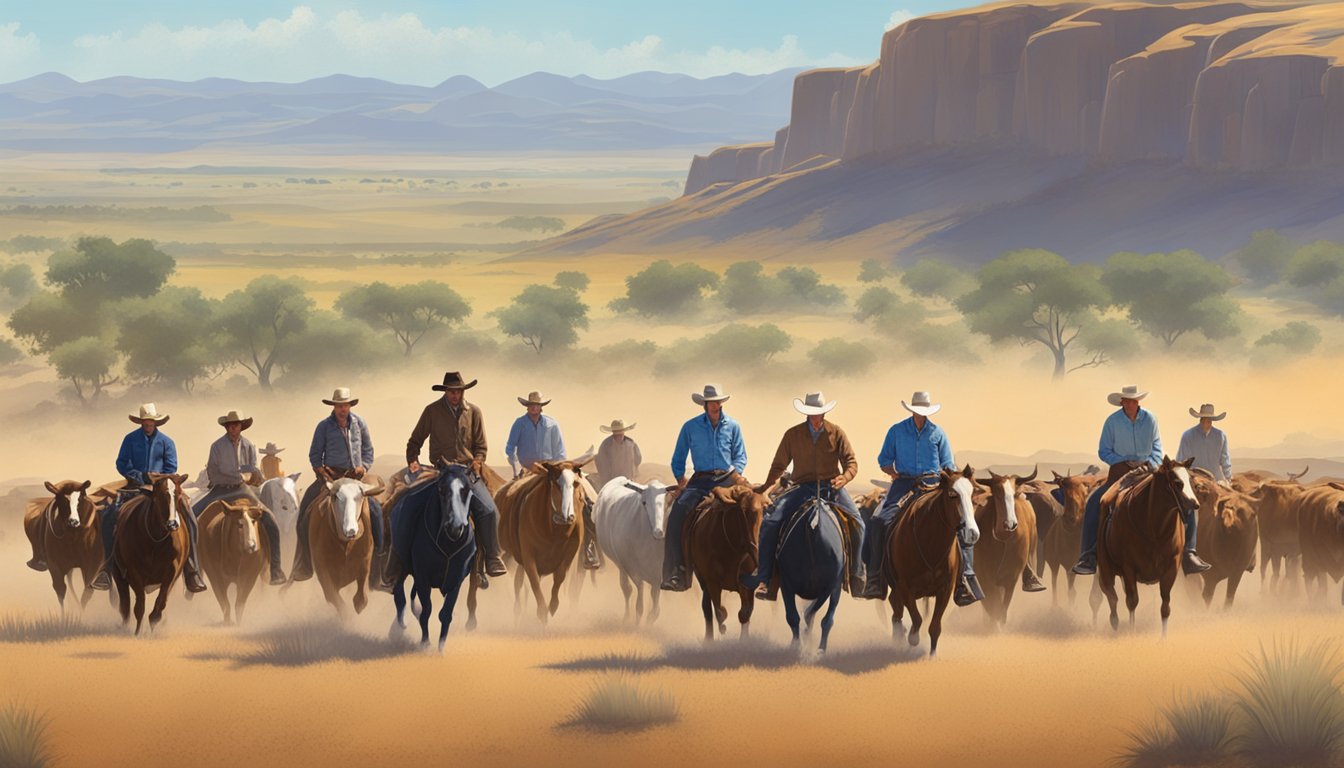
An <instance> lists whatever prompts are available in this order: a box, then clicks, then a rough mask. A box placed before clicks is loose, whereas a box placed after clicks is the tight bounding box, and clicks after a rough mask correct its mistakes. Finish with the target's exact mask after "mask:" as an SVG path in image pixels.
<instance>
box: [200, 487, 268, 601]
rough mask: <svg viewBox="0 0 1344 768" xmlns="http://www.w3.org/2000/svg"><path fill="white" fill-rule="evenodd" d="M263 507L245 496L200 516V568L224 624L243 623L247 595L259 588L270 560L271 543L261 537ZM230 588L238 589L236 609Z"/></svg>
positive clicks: (217, 504)
mask: <svg viewBox="0 0 1344 768" xmlns="http://www.w3.org/2000/svg"><path fill="white" fill-rule="evenodd" d="M262 512H263V510H262V508H261V505H260V504H258V503H257V502H255V501H253V500H252V499H250V498H247V497H246V496H244V497H241V498H239V499H236V500H234V501H215V502H211V503H210V506H208V507H206V508H205V509H204V510H203V511H202V512H201V517H200V521H199V523H198V525H199V528H200V541H199V543H200V547H201V552H200V557H201V568H203V569H204V570H205V575H206V576H207V577H208V578H209V579H210V588H211V589H212V590H214V593H215V599H216V600H218V601H219V609H220V610H221V611H223V612H224V623H225V624H232V623H234V621H235V620H236V621H237V622H238V623H239V624H241V623H242V622H243V609H244V608H245V607H246V606H247V598H248V595H250V594H252V589H253V588H254V587H256V585H257V580H258V579H260V578H261V574H262V572H263V570H265V569H266V568H267V564H268V563H269V557H270V549H269V547H270V542H269V541H267V539H266V537H265V536H259V535H258V528H257V525H258V523H260V521H261V516H262ZM229 585H233V586H234V588H235V590H234V591H235V602H236V603H237V608H233V607H232V606H230V605H229Z"/></svg>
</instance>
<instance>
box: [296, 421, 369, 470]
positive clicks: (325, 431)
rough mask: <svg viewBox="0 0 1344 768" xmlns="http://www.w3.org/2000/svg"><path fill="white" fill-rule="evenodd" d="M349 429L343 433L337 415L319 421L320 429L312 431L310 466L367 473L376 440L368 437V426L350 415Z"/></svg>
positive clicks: (309, 450) (309, 452) (309, 453)
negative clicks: (357, 468)
mask: <svg viewBox="0 0 1344 768" xmlns="http://www.w3.org/2000/svg"><path fill="white" fill-rule="evenodd" d="M349 427H350V428H349V430H348V431H346V432H342V431H341V425H339V424H337V423H336V416H335V415H332V416H328V417H327V418H325V419H323V420H321V421H319V422H317V429H315V430H313V444H312V446H311V447H310V448H309V449H308V463H309V465H310V466H314V467H322V466H326V467H334V468H336V469H354V468H355V467H356V466H359V467H363V468H364V469H365V470H368V469H369V468H370V467H372V466H373V440H372V439H371V438H370V437H369V425H368V423H367V422H366V421H364V420H363V419H361V418H359V417H358V416H356V415H355V414H354V413H351V414H350V421H349ZM347 436H348V437H349V440H348V441H347V440H346V437H347ZM356 462H358V464H356Z"/></svg>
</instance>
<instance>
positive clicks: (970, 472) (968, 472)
mask: <svg viewBox="0 0 1344 768" xmlns="http://www.w3.org/2000/svg"><path fill="white" fill-rule="evenodd" d="M961 476H962V477H964V478H966V479H967V480H974V479H975V470H974V469H971V465H970V464H967V465H966V466H965V467H963V468H962V470H961Z"/></svg>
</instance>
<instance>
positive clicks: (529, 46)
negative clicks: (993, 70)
mask: <svg viewBox="0 0 1344 768" xmlns="http://www.w3.org/2000/svg"><path fill="white" fill-rule="evenodd" d="M948 7H956V6H954V5H950V4H948V3H947V2H946V0H943V1H942V2H940V0H918V1H917V2H916V1H913V0H912V1H908V2H907V1H903V0H894V1H893V0H839V2H835V3H829V2H828V3H823V2H812V1H807V2H799V1H797V0H780V1H779V2H762V1H760V0H752V1H751V2H732V1H731V0H677V1H676V2H665V3H646V2H637V1H635V0H584V2H582V3H557V2H554V1H550V2H547V1H545V0H492V1H491V2H457V1H455V0H439V1H437V2H433V1H431V0H383V1H382V2H375V1H374V0H290V1H289V2H278V1H275V0H233V1H232V2H229V3H201V2H185V1H181V0H179V1H177V2H166V0H121V1H120V2H116V1H115V0H114V1H110V2H109V1H108V0H83V1H82V2H72V1H69V0H41V1H35V0H0V82H8V81H12V80H18V79H21V78H24V77H29V76H31V75H35V74H39V73H41V72H48V71H57V72H62V73H64V74H67V75H69V76H71V77H74V78H75V79H77V80H91V79H96V78H100V77H108V76H112V75H135V76H140V77H165V78H172V79H178V80H194V79H198V78H202V77H234V78H240V79H245V80H279V81H286V82H289V81H297V80H305V79H308V78H312V77H321V76H323V75H328V74H333V73H337V72H339V73H344V74H353V75H362V76H369V77H381V78H385V79H389V80H395V81H398V82H406V83H417V84H424V85H432V84H434V83H438V82H440V81H442V80H444V79H446V78H447V77H449V76H451V75H456V74H466V75H471V76H472V77H475V78H477V79H479V80H481V81H483V82H485V83H486V84H487V85H494V84H497V83H499V82H503V81H504V80H508V79H510V78H513V77H517V76H519V75H523V74H527V73H528V72H533V71H536V70H546V71H550V72H557V73H559V74H565V75H577V74H588V75H592V76H595V77H616V76H619V75H622V74H628V73H629V72H636V71H640V70H647V69H657V70H662V71H676V72H686V73H688V74H692V75H696V76H698V77H707V76H711V75H717V74H725V73H727V72H748V73H761V72H771V71H775V70H778V69H782V68H785V67H797V66H846V65H853V64H858V63H865V62H868V61H872V60H874V59H875V58H876V57H877V53H878V47H879V43H880V39H881V35H882V32H883V30H884V29H885V28H887V27H889V26H891V25H892V24H893V23H897V22H899V21H901V20H904V19H906V18H909V17H911V16H912V15H920V14H924V13H930V12H934V11H939V10H945V9H947V8H948Z"/></svg>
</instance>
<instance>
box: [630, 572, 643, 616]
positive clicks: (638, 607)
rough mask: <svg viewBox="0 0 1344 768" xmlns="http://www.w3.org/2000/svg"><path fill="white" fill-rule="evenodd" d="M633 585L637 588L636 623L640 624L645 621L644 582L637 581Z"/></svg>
mask: <svg viewBox="0 0 1344 768" xmlns="http://www.w3.org/2000/svg"><path fill="white" fill-rule="evenodd" d="M632 586H633V588H634V590H635V624H636V626H638V625H639V624H640V623H642V622H643V621H644V582H642V581H635V582H634V583H633V584H632Z"/></svg>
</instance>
